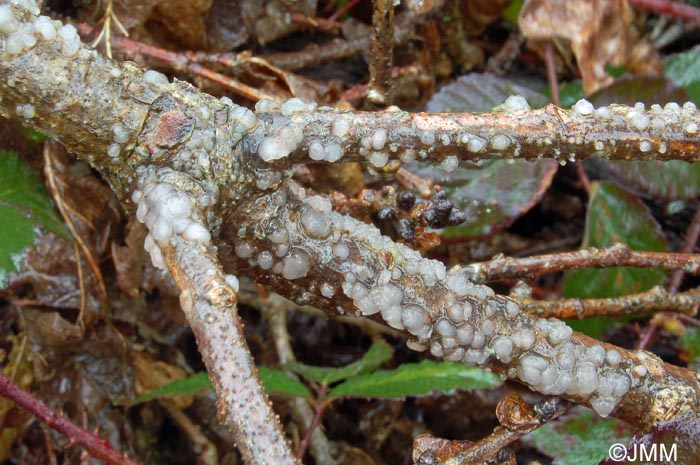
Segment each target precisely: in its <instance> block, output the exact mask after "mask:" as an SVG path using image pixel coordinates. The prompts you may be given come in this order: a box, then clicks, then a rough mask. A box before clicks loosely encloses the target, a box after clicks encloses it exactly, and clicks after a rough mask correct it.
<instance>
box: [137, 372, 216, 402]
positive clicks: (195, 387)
mask: <svg viewBox="0 0 700 465" xmlns="http://www.w3.org/2000/svg"><path fill="white" fill-rule="evenodd" d="M211 388H212V387H211V383H210V382H209V376H208V375H207V373H206V372H204V373H196V374H194V375H192V376H190V377H188V378H182V379H176V380H175V381H172V382H170V383H168V384H166V385H165V386H163V387H160V388H158V389H154V390H153V391H151V392H149V393H146V394H143V395H141V396H138V397H137V398H136V399H135V400H134V402H133V405H136V404H140V403H142V402H147V401H149V400H152V399H160V398H162V397H177V396H192V395H195V394H198V393H199V392H201V391H203V390H205V389H211Z"/></svg>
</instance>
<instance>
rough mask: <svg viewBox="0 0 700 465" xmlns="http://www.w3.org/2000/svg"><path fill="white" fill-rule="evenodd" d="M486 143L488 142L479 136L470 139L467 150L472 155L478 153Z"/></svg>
mask: <svg viewBox="0 0 700 465" xmlns="http://www.w3.org/2000/svg"><path fill="white" fill-rule="evenodd" d="M487 142H488V141H487V140H486V139H484V138H482V137H479V136H473V137H470V138H469V142H467V149H468V150H469V151H470V152H474V153H477V152H480V151H481V150H483V148H484V147H486V143H487Z"/></svg>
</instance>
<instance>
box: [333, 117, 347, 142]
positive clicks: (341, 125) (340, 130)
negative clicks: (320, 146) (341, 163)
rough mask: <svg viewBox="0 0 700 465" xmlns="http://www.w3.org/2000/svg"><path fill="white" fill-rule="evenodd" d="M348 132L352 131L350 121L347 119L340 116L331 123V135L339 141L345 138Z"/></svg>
mask: <svg viewBox="0 0 700 465" xmlns="http://www.w3.org/2000/svg"><path fill="white" fill-rule="evenodd" d="M348 131H350V121H349V120H348V119H347V118H344V117H342V116H339V117H337V118H335V119H334V120H333V122H332V123H331V133H332V134H333V135H334V136H335V137H337V138H339V139H342V138H343V137H345V136H346V135H347V133H348Z"/></svg>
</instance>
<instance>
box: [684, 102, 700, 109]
mask: <svg viewBox="0 0 700 465" xmlns="http://www.w3.org/2000/svg"><path fill="white" fill-rule="evenodd" d="M683 109H684V110H689V111H695V110H697V109H698V108H697V106H695V103H693V102H685V103H684V104H683Z"/></svg>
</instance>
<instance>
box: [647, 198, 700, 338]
mask: <svg viewBox="0 0 700 465" xmlns="http://www.w3.org/2000/svg"><path fill="white" fill-rule="evenodd" d="M698 237H700V209H698V210H697V211H696V212H695V215H693V221H692V222H691V223H690V227H689V228H688V232H687V233H686V235H685V239H684V241H683V247H682V248H681V250H682V251H683V252H685V253H692V252H693V250H695V244H697V242H698ZM684 273H686V270H685V269H681V270H677V271H676V272H674V273H673V275H671V282H670V283H669V285H668V290H669V292H670V293H672V294H673V293H676V292H678V289H680V287H681V283H682V281H683V275H684ZM658 329H659V328H658V325H657V324H656V323H655V322H654V321H650V322H649V324H648V325H647V327H646V328H644V331H643V332H642V333H641V334H640V336H639V340H638V341H637V344H636V348H637V349H640V350H644V349H646V348H647V347H649V346H650V345H651V343H652V342H653V341H654V338H655V337H656V333H657V331H658Z"/></svg>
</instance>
